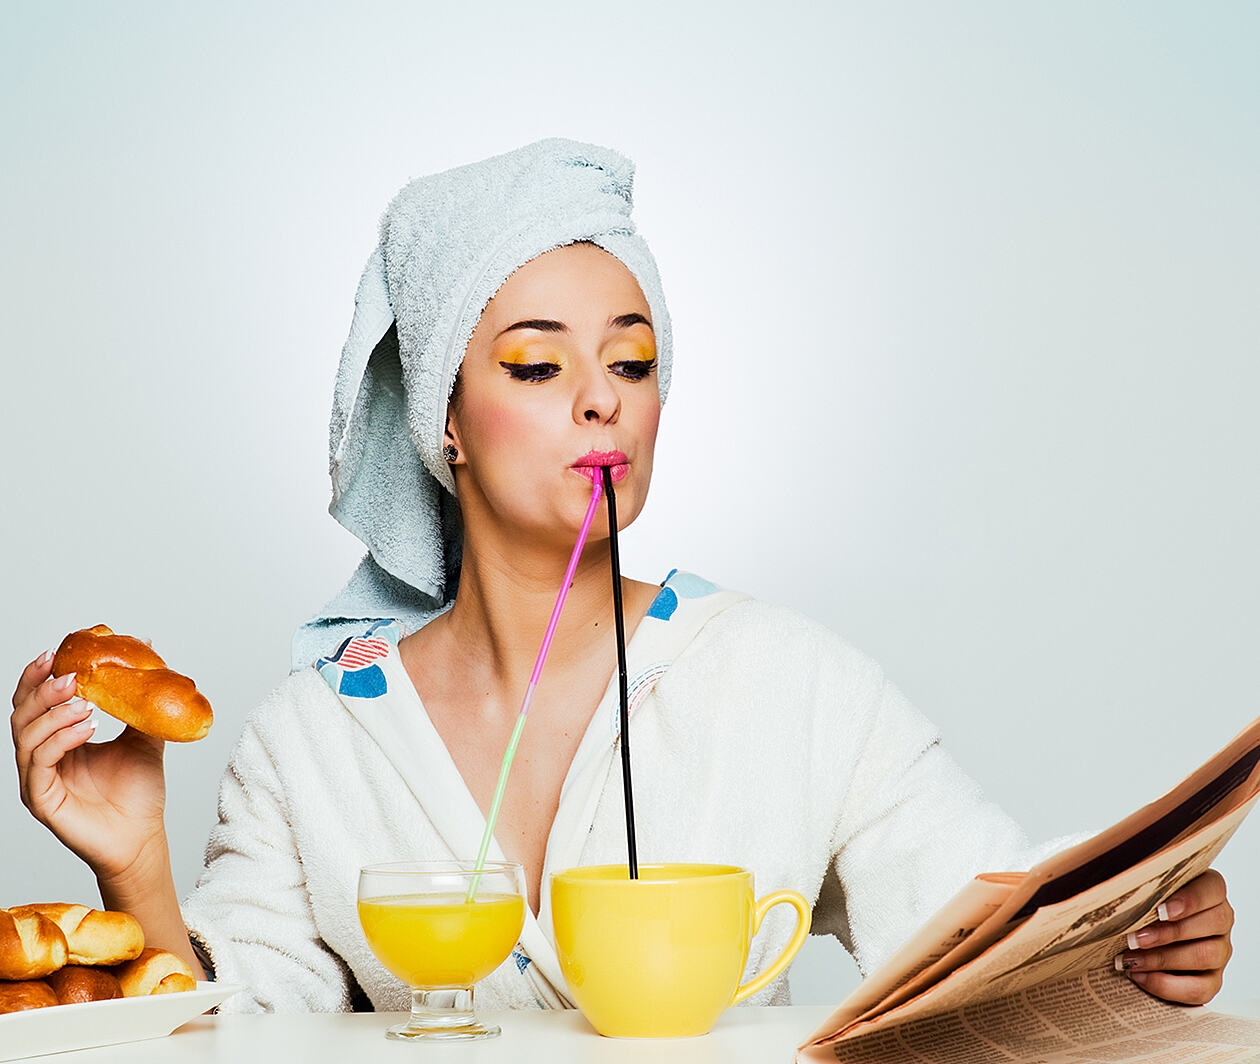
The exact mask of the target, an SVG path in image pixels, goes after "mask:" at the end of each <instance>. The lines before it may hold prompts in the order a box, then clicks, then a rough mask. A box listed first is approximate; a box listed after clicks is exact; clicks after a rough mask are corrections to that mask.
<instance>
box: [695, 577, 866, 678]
mask: <svg viewBox="0 0 1260 1064" xmlns="http://www.w3.org/2000/svg"><path fill="white" fill-rule="evenodd" d="M686 653H689V654H696V655H714V656H720V657H723V658H725V659H727V660H728V661H730V662H739V661H744V662H749V663H758V662H759V663H762V664H764V665H767V666H769V665H770V664H771V663H780V664H785V663H790V664H791V665H792V666H793V667H795V668H798V669H802V668H803V669H805V671H806V672H808V673H810V674H814V675H817V674H820V673H843V674H847V675H849V676H851V677H853V678H854V679H859V678H861V679H865V680H866V682H868V683H879V682H882V679H883V674H882V671H881V669H880V667H879V665H878V664H877V663H876V662H875V660H874V659H873V658H871V657H870V656H869V655H867V654H866V653H864V652H863V651H861V650H859V649H858V648H857V647H855V646H853V645H852V644H851V643H849V642H848V641H847V640H846V639H844V638H843V637H842V636H840V635H839V634H838V633H836V632H834V631H833V630H832V629H830V628H828V627H827V626H826V625H824V624H822V623H821V622H819V621H817V620H815V619H814V618H812V617H809V616H806V615H805V614H804V613H801V612H800V611H799V610H796V609H793V608H792V607H790V606H783V605H779V604H777V603H773V602H767V601H765V600H763V599H757V598H751V597H746V598H743V599H741V600H740V601H738V602H734V603H732V604H731V605H729V606H728V607H727V608H726V609H723V610H721V611H720V612H717V613H715V614H714V615H713V616H712V617H711V618H709V620H708V622H707V623H706V624H705V625H704V627H703V628H701V629H700V631H699V632H697V634H696V638H695V640H694V641H693V642H692V645H691V646H690V647H688V649H687V652H686ZM680 657H681V656H680Z"/></svg>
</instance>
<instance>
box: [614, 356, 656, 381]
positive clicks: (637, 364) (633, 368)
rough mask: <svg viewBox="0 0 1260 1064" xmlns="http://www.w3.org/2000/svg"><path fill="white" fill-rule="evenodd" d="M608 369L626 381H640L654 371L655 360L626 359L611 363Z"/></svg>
mask: <svg viewBox="0 0 1260 1064" xmlns="http://www.w3.org/2000/svg"><path fill="white" fill-rule="evenodd" d="M608 368H609V369H611V370H612V371H613V372H614V373H615V374H616V375H617V376H618V377H624V378H625V379H626V380H628V381H641V380H643V379H644V378H645V377H647V376H648V375H649V374H650V373H651V372H652V371H653V370H654V369H656V359H654V358H648V359H642V358H627V359H624V360H623V361H621V362H614V363H612V364H611V365H610V366H609V367H608Z"/></svg>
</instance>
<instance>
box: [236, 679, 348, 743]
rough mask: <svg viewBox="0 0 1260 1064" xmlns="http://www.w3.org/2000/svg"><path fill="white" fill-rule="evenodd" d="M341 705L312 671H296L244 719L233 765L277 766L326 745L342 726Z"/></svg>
mask: <svg viewBox="0 0 1260 1064" xmlns="http://www.w3.org/2000/svg"><path fill="white" fill-rule="evenodd" d="M345 717H346V714H345V712H344V710H343V709H342V706H341V703H340V701H339V700H338V698H337V696H336V694H335V693H334V692H333V690H332V688H330V687H329V686H328V684H327V683H326V682H325V681H324V678H323V677H322V676H320V674H319V673H318V672H317V671H316V670H315V669H314V668H313V667H307V668H305V669H298V670H297V671H296V672H293V673H290V674H289V675H288V676H287V677H285V678H284V679H283V680H281V681H280V683H278V684H277V685H276V686H275V687H274V688H272V689H271V691H270V692H269V693H268V694H267V696H266V697H265V698H263V700H262V701H261V702H259V703H258V705H257V706H256V707H255V708H254V709H253V711H252V712H251V713H250V714H249V716H248V717H246V718H245V723H244V726H243V727H242V729H241V737H240V739H239V740H238V742H237V746H236V750H235V752H234V754H233V760H234V761H241V760H249V761H256V760H257V759H259V758H263V757H265V758H266V759H267V760H269V761H271V762H273V763H277V762H279V761H281V760H287V759H290V758H291V757H292V756H293V755H294V754H295V753H298V752H300V751H302V750H304V749H307V748H308V747H310V746H312V745H318V744H319V743H320V742H326V741H327V740H328V739H329V738H330V733H335V732H336V731H337V729H338V728H340V727H342V726H343V723H342V722H343V721H344V719H345Z"/></svg>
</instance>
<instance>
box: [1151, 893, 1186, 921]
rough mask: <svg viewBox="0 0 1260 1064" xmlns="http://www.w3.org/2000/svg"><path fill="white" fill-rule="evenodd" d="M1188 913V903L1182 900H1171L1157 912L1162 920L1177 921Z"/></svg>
mask: <svg viewBox="0 0 1260 1064" xmlns="http://www.w3.org/2000/svg"><path fill="white" fill-rule="evenodd" d="M1185 911H1186V903H1185V902H1184V901H1182V900H1181V899H1180V898H1169V899H1168V901H1166V902H1164V903H1163V904H1162V905H1161V906H1160V907H1159V908H1158V909H1156V910H1155V913H1156V915H1157V916H1158V917H1159V918H1160V919H1161V920H1176V919H1177V917H1179V916H1181V915H1182V913H1184V912H1185Z"/></svg>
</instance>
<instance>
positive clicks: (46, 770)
mask: <svg viewBox="0 0 1260 1064" xmlns="http://www.w3.org/2000/svg"><path fill="white" fill-rule="evenodd" d="M94 731H96V721H94V720H92V719H91V718H90V717H89V718H88V719H87V720H81V721H79V723H78V724H71V725H70V726H69V727H67V728H62V729H61V730H60V731H56V732H54V733H53V734H52V735H50V736H49V737H48V738H47V739H45V740H44V741H43V742H42V743H40V744H39V746H37V747H35V749H34V750H33V751H32V752H31V763H30V768H29V770H28V771H27V774H26V788H25V791H24V792H23V800H24V801H25V802H26V807H27V808H28V809H29V810H30V811H31V812H32V813H34V814H35V815H36V816H38V817H40V818H41V819H43V817H46V816H49V815H51V814H52V813H54V812H56V810H57V808H58V807H59V806H60V805H61V803H62V802H63V801H64V800H65V797H66V786H65V784H64V783H63V782H62V779H61V773H60V771H58V768H57V766H58V764H59V763H60V761H61V759H62V758H63V757H65V756H66V754H68V753H69V752H70V751H71V750H73V749H75V748H76V747H79V746H82V745H83V744H84V743H86V742H87V741H88V740H89V739H90V738H91V737H92V733H93V732H94Z"/></svg>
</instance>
